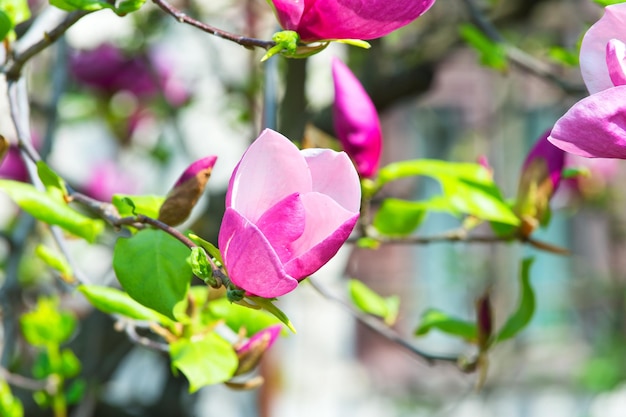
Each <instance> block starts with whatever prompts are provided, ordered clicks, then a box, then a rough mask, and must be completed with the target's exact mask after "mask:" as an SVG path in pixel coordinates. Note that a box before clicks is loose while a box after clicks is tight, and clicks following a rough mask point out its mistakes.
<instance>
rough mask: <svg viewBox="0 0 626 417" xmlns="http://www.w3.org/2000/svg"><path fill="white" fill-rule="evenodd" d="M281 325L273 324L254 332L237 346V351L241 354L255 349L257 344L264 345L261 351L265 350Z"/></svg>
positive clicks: (279, 330)
mask: <svg viewBox="0 0 626 417" xmlns="http://www.w3.org/2000/svg"><path fill="white" fill-rule="evenodd" d="M282 328H283V326H282V325H281V324H275V325H273V326H269V327H266V328H265V329H263V330H261V331H258V332H256V333H255V334H254V335H253V336H252V337H251V338H250V339H248V341H247V342H245V343H244V344H243V345H241V346H239V347H238V348H237V353H238V354H239V355H242V354H244V353H246V352H249V351H251V350H256V348H257V346H260V345H264V346H263V351H266V350H267V349H269V348H270V347H272V345H273V344H274V342H275V341H276V339H277V338H278V336H279V335H280V332H281V330H282Z"/></svg>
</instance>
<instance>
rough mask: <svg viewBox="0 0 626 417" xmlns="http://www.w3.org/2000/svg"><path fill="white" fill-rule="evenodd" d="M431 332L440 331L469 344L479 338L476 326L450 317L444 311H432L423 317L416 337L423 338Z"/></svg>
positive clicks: (416, 331) (428, 311) (426, 312)
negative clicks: (458, 337) (460, 338)
mask: <svg viewBox="0 0 626 417" xmlns="http://www.w3.org/2000/svg"><path fill="white" fill-rule="evenodd" d="M431 330H439V331H441V332H444V333H447V334H449V335H452V336H460V337H462V338H463V339H465V340H467V341H468V342H474V341H475V340H476V337H477V334H478V332H477V330H476V324H475V323H472V322H469V321H466V320H461V319H458V318H455V317H451V316H449V315H448V314H447V313H444V312H443V311H440V310H436V309H430V310H427V311H425V312H424V314H423V315H422V322H421V323H420V325H419V326H418V328H417V329H415V335H416V336H423V335H425V334H426V333H428V332H430V331H431Z"/></svg>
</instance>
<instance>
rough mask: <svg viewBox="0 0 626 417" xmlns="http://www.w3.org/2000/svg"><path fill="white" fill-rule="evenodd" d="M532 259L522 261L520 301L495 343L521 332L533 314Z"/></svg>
mask: <svg viewBox="0 0 626 417" xmlns="http://www.w3.org/2000/svg"><path fill="white" fill-rule="evenodd" d="M532 263H533V258H526V259H524V260H523V261H522V270H521V273H520V286H521V290H520V300H519V304H518V306H517V309H516V310H515V312H514V313H513V314H512V315H511V316H510V317H509V318H508V320H507V321H506V323H505V324H504V326H502V328H501V329H500V331H499V332H498V334H497V336H496V341H497V342H502V341H504V340H507V339H510V338H512V337H513V336H515V335H516V334H517V333H519V332H520V331H522V330H523V329H524V328H525V327H526V326H527V325H528V323H530V320H531V319H532V318H533V314H534V313H535V292H534V290H533V288H532V286H531V285H530V267H531V265H532Z"/></svg>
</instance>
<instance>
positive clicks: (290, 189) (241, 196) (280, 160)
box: [226, 129, 311, 223]
mask: <svg viewBox="0 0 626 417" xmlns="http://www.w3.org/2000/svg"><path fill="white" fill-rule="evenodd" d="M310 190H311V176H310V174H309V170H308V168H307V165H306V161H305V160H304V158H303V157H302V155H301V154H300V151H299V150H298V148H297V147H296V145H294V144H293V143H292V142H290V141H289V139H287V138H286V137H284V136H283V135H281V134H280V133H277V132H274V131H273V130H269V129H266V130H264V131H263V132H262V133H261V135H260V136H259V137H258V138H257V140H256V141H254V142H253V143H252V145H250V147H249V148H248V150H247V151H246V153H245V154H244V156H243V158H242V159H241V161H240V162H239V165H237V168H236V169H235V172H234V173H233V176H232V177H231V180H230V184H229V186H228V193H227V195H226V207H233V208H234V209H236V210H237V211H238V212H239V213H240V214H241V215H242V216H244V217H245V218H247V219H248V220H250V221H251V222H253V223H256V221H257V220H258V219H259V217H260V216H261V215H262V214H263V213H265V212H266V211H267V210H268V209H269V208H270V207H272V206H274V205H275V204H276V203H278V202H279V201H281V200H282V199H284V198H285V197H287V196H289V195H291V194H294V193H303V192H309V191H310Z"/></svg>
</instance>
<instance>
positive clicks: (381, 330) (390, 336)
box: [308, 277, 461, 365]
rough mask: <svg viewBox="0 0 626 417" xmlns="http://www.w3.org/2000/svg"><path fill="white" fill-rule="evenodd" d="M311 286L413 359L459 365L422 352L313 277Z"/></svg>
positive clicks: (455, 358)
mask: <svg viewBox="0 0 626 417" xmlns="http://www.w3.org/2000/svg"><path fill="white" fill-rule="evenodd" d="M308 281H309V283H310V284H311V286H312V287H313V288H314V289H315V291H317V292H318V293H319V294H321V295H322V296H323V297H324V298H326V299H327V300H330V301H332V302H334V303H336V304H339V305H340V306H341V307H342V308H343V309H344V310H346V311H347V312H348V313H350V314H351V315H352V316H353V317H354V318H355V319H357V320H358V321H359V322H360V323H362V324H364V325H365V326H366V327H368V328H369V329H371V330H373V331H374V332H376V333H378V334H379V335H381V336H383V337H384V338H386V339H387V340H389V341H391V342H393V343H395V344H396V345H397V346H399V347H401V348H402V349H404V350H405V351H407V352H409V353H410V354H411V355H412V356H413V357H415V358H418V359H421V360H422V361H425V362H426V363H427V364H428V365H434V364H435V363H436V362H450V363H454V364H459V360H460V359H461V358H460V357H458V356H443V355H434V354H430V353H427V352H424V351H422V350H420V349H418V348H416V347H415V346H413V344H411V343H410V342H409V341H407V340H405V339H404V338H403V337H402V336H400V335H399V334H398V333H396V331H395V330H393V329H392V328H391V327H389V326H387V325H386V324H385V323H383V322H382V321H380V320H378V319H376V318H375V317H373V316H370V315H367V314H364V313H362V312H360V311H359V310H357V309H356V308H355V307H353V306H352V305H350V304H348V303H347V302H345V301H344V300H342V299H340V298H339V297H336V296H335V295H333V294H331V293H330V292H329V291H327V290H326V289H325V288H324V287H323V286H322V285H320V284H319V283H318V282H317V280H316V279H314V278H313V277H309V279H308Z"/></svg>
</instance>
